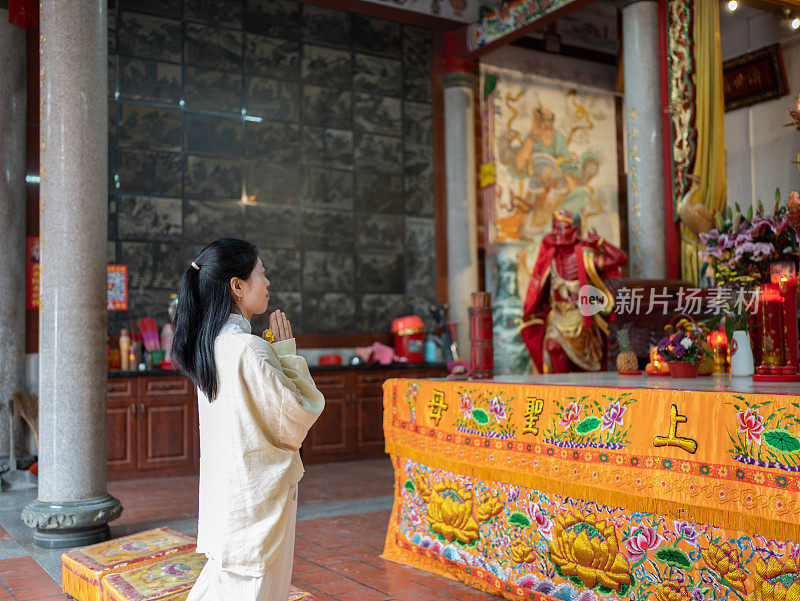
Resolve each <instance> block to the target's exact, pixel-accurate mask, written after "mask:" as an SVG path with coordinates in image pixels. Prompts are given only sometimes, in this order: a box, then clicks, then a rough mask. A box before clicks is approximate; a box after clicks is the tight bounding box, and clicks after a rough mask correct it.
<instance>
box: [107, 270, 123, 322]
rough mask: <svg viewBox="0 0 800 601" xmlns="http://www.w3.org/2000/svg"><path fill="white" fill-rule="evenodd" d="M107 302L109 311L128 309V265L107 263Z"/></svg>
mask: <svg viewBox="0 0 800 601" xmlns="http://www.w3.org/2000/svg"><path fill="white" fill-rule="evenodd" d="M107 283H108V285H107V288H108V294H107V297H106V298H107V303H106V307H107V308H108V310H109V311H127V310H128V266H127V265H108V278H107Z"/></svg>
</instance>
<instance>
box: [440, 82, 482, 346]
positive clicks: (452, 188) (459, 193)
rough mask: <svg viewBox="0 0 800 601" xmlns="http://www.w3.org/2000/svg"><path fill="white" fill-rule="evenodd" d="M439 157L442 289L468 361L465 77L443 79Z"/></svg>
mask: <svg viewBox="0 0 800 601" xmlns="http://www.w3.org/2000/svg"><path fill="white" fill-rule="evenodd" d="M442 85H443V86H444V151H445V173H446V182H447V287H448V297H449V300H450V320H451V321H453V322H455V324H456V342H457V343H458V352H459V355H460V358H461V359H466V360H469V356H470V355H469V351H470V345H469V315H468V309H469V303H470V296H469V295H470V293H472V292H476V291H477V290H478V221H477V213H476V211H477V209H476V181H475V169H476V166H475V87H476V85H477V78H476V77H475V76H474V75H472V74H470V73H461V72H456V73H447V74H445V75H443V76H442Z"/></svg>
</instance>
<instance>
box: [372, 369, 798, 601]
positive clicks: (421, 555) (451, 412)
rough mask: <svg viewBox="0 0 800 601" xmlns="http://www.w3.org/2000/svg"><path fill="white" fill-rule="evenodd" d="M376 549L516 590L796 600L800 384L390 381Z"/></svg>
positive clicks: (613, 377)
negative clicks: (390, 485) (381, 543)
mask: <svg viewBox="0 0 800 601" xmlns="http://www.w3.org/2000/svg"><path fill="white" fill-rule="evenodd" d="M384 433H385V437H386V449H387V452H389V453H390V455H391V458H392V462H393V465H394V470H395V490H394V507H393V510H392V515H391V520H390V523H389V528H388V533H387V538H386V546H385V550H384V557H385V558H387V559H391V560H394V561H398V562H402V563H405V564H408V565H411V566H415V567H418V568H422V569H425V570H428V571H430V572H434V573H437V574H442V575H445V576H449V577H451V578H455V579H458V580H462V581H464V582H466V583H467V584H469V585H471V586H474V587H476V588H479V589H482V590H485V591H488V592H492V593H495V594H499V595H503V596H505V597H507V598H509V599H515V600H521V599H537V600H548V599H562V600H569V601H595V600H598V599H618V600H623V599H624V600H630V601H643V600H651V599H652V600H655V601H699V600H701V599H730V600H733V599H739V600H741V601H744V600H747V601H751V600H752V601H762V600H765V601H766V600H769V601H772V600H778V601H783V600H784V599H786V600H791V601H800V567H799V566H798V564H799V563H800V561H799V560H798V555H800V545H798V542H800V386H798V385H796V384H767V383H753V382H751V381H750V379H749V378H744V379H742V378H730V377H729V376H714V377H707V378H696V379H691V380H679V379H671V378H669V377H666V378H665V377H649V376H644V375H643V376H636V377H630V376H627V377H626V376H618V375H617V374H615V373H610V372H609V373H600V374H588V373H581V374H562V375H545V376H517V377H497V378H494V379H492V380H465V381H448V380H439V379H431V380H408V379H391V380H387V381H386V383H385V384H384Z"/></svg>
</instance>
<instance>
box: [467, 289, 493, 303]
mask: <svg viewBox="0 0 800 601" xmlns="http://www.w3.org/2000/svg"><path fill="white" fill-rule="evenodd" d="M470 306H471V307H491V306H492V293H491V292H473V293H472V294H471V295H470Z"/></svg>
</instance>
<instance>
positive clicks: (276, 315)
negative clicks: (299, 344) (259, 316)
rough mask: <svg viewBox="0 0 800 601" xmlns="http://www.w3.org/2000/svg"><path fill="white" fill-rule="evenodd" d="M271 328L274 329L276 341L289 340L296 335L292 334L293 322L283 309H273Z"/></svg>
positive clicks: (270, 320)
mask: <svg viewBox="0 0 800 601" xmlns="http://www.w3.org/2000/svg"><path fill="white" fill-rule="evenodd" d="M269 328H270V330H272V335H273V336H274V337H275V342H279V341H281V340H289V339H290V338H293V337H294V334H292V324H291V323H289V320H288V319H286V314H285V313H284V312H283V311H273V312H272V313H270V315H269ZM264 334H266V332H264Z"/></svg>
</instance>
